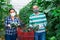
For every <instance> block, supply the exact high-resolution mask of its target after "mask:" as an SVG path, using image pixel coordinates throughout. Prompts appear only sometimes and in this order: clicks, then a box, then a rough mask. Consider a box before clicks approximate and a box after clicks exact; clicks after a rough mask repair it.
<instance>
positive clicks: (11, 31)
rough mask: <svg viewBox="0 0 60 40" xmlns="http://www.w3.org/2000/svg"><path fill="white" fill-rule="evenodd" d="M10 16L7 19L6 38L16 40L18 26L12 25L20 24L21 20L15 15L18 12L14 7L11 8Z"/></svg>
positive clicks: (6, 39)
mask: <svg viewBox="0 0 60 40" xmlns="http://www.w3.org/2000/svg"><path fill="white" fill-rule="evenodd" d="M9 12H10V16H8V17H7V18H6V19H5V22H4V23H5V40H16V36H17V35H16V27H11V25H10V24H11V23H17V24H18V25H20V20H19V19H18V18H17V17H15V15H16V12H15V10H14V9H10V10H9Z"/></svg>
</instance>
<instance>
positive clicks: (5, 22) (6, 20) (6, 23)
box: [4, 18, 11, 27]
mask: <svg viewBox="0 0 60 40" xmlns="http://www.w3.org/2000/svg"><path fill="white" fill-rule="evenodd" d="M4 25H5V27H10V26H11V25H10V24H9V23H8V18H5V21H4Z"/></svg>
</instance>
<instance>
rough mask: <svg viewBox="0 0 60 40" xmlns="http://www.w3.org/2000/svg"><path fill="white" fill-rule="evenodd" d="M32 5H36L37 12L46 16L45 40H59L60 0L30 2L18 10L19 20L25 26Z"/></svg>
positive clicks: (34, 0) (27, 22) (33, 0)
mask: <svg viewBox="0 0 60 40" xmlns="http://www.w3.org/2000/svg"><path fill="white" fill-rule="evenodd" d="M33 5H38V6H39V9H40V10H39V11H40V12H43V13H44V14H46V17H47V21H48V24H47V27H46V29H47V35H46V36H47V40H60V0H32V1H31V2H30V3H29V4H27V5H26V6H25V7H24V8H23V9H21V10H20V14H19V15H20V19H21V20H22V21H23V22H24V23H26V24H29V16H30V15H31V14H32V13H33V11H32V6H33Z"/></svg>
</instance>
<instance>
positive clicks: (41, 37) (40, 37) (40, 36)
mask: <svg viewBox="0 0 60 40" xmlns="http://www.w3.org/2000/svg"><path fill="white" fill-rule="evenodd" d="M35 40H46V32H41V33H37V32H35Z"/></svg>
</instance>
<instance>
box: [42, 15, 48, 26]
mask: <svg viewBox="0 0 60 40" xmlns="http://www.w3.org/2000/svg"><path fill="white" fill-rule="evenodd" d="M44 15H45V14H44ZM44 19H45V21H44V23H43V25H44V26H45V27H46V25H47V18H46V15H45V18H44Z"/></svg>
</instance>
